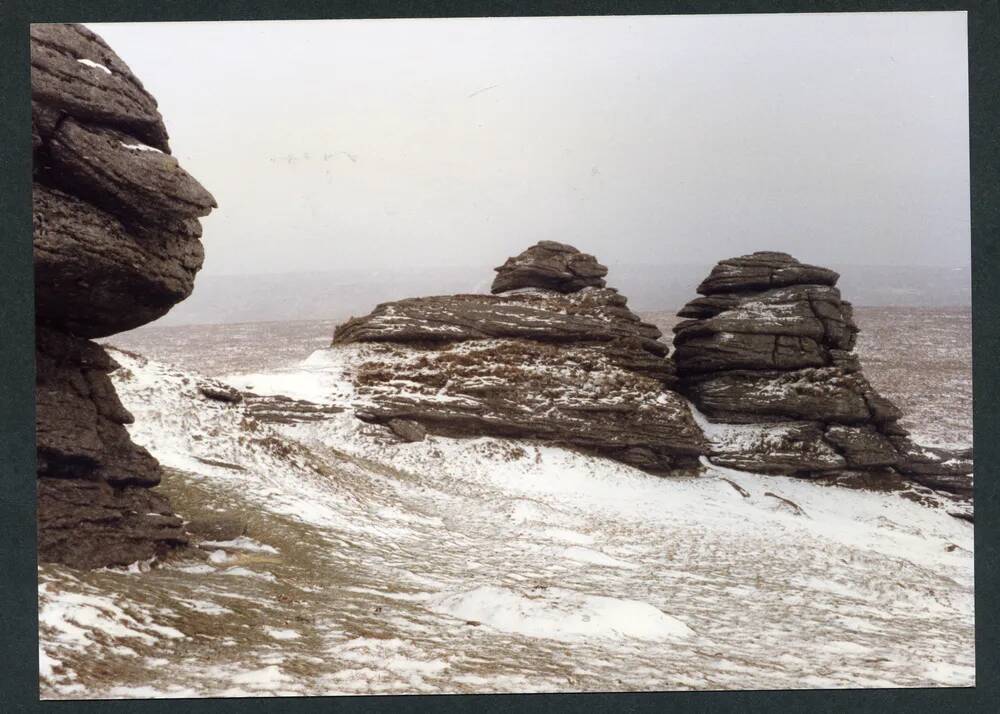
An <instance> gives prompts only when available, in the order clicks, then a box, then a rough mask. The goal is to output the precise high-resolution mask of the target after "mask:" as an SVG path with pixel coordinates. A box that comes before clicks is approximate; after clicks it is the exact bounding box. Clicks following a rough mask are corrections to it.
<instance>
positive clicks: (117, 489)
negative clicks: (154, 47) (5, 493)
mask: <svg viewBox="0 0 1000 714" xmlns="http://www.w3.org/2000/svg"><path fill="white" fill-rule="evenodd" d="M31 81H32V147H33V149H34V151H33V156H34V171H33V210H34V263H35V305H36V321H37V340H36V361H37V365H38V367H37V379H36V395H37V396H36V400H37V410H36V425H37V434H38V436H37V448H38V476H39V479H40V482H39V504H38V505H39V510H38V519H39V557H40V559H41V560H43V561H46V560H49V561H57V562H61V563H65V564H68V565H74V566H79V567H95V566H100V565H125V564H128V563H129V562H134V561H136V560H148V559H149V558H150V557H152V556H154V555H158V554H162V553H163V552H164V551H165V550H166V549H168V548H169V547H171V546H174V545H178V544H182V543H184V542H186V539H185V537H184V535H183V530H182V529H181V527H180V525H181V522H180V520H179V519H177V518H175V517H173V516H172V515H171V514H170V510H169V505H168V504H167V503H166V501H165V500H164V499H162V498H160V497H158V496H156V495H154V494H152V493H150V492H149V491H148V490H147V489H148V488H149V487H152V486H155V485H156V484H158V483H159V481H160V477H161V470H160V466H159V464H158V463H157V461H156V459H154V458H153V457H152V456H151V455H150V454H149V453H148V452H147V451H146V450H145V449H143V448H142V447H139V446H137V445H135V444H134V443H132V441H131V440H130V439H129V436H128V433H127V432H126V430H125V428H124V425H125V424H130V423H131V422H132V416H131V415H130V414H129V413H128V411H126V410H125V409H124V408H123V407H122V405H121V403H120V402H119V401H118V397H117V396H116V394H115V391H114V388H113V386H112V384H111V382H110V380H109V379H108V376H107V375H108V373H109V372H110V371H112V370H113V369H115V368H116V367H117V364H116V363H115V362H114V361H113V360H112V359H111V358H110V357H108V355H107V354H106V353H105V352H104V350H103V349H102V348H101V347H99V346H98V345H96V344H94V343H92V342H88V341H87V339H85V338H93V337H103V336H106V335H111V334H114V333H116V332H120V331H123V330H128V329H132V328H134V327H138V326H139V325H143V324H145V323H147V322H149V321H151V320H155V319H156V318H158V317H161V316H162V315H164V314H166V312H167V311H169V310H170V308H171V307H172V306H173V305H175V304H176V303H177V302H179V301H181V300H183V299H184V298H186V297H187V296H188V295H189V294H190V293H191V290H192V289H193V287H194V276H195V274H196V273H197V272H198V270H199V269H200V268H201V264H202V257H203V252H202V246H201V242H200V240H199V239H200V237H201V227H200V225H199V224H198V220H197V219H198V217H200V216H204V215H207V214H208V213H209V212H210V211H211V210H212V208H213V207H215V205H216V204H215V199H214V198H212V196H211V194H209V193H208V192H207V191H206V190H205V189H204V188H203V187H202V186H201V184H199V183H198V182H197V181H196V180H195V179H193V178H192V177H191V176H189V175H188V174H187V173H186V172H185V171H184V170H183V169H181V168H180V166H179V165H178V163H177V160H176V159H174V158H173V157H172V156H170V153H169V152H170V147H169V145H168V143H167V132H166V129H165V127H164V125H163V120H162V118H161V117H160V114H159V112H158V111H157V107H156V101H155V100H154V99H153V97H152V96H150V95H149V93H148V92H146V91H145V89H144V88H143V86H142V83H141V82H140V81H139V80H138V79H137V78H136V77H135V76H134V75H133V74H132V72H131V71H130V70H129V68H128V66H127V65H126V64H125V63H124V62H122V61H121V59H119V58H118V57H117V56H116V55H115V53H114V52H112V50H111V49H110V48H109V47H108V46H107V45H106V44H105V43H104V41H103V40H101V38H99V37H98V36H97V35H95V34H94V33H93V32H91V31H90V30H87V29H86V28H84V27H82V26H79V25H33V26H32V28H31Z"/></svg>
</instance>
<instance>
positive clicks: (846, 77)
mask: <svg viewBox="0 0 1000 714" xmlns="http://www.w3.org/2000/svg"><path fill="white" fill-rule="evenodd" d="M89 26H90V27H91V28H92V29H94V30H95V31H96V32H97V33H98V34H100V35H101V36H103V37H104V38H105V39H106V40H107V41H108V43H109V44H110V45H111V46H112V47H113V48H114V49H115V51H116V52H117V53H118V54H119V55H120V56H121V57H122V58H123V59H124V60H125V62H126V63H128V64H129V65H130V66H131V67H132V69H133V70H134V71H135V73H136V74H137V75H138V76H139V77H141V78H142V81H143V83H144V84H145V86H146V88H147V89H148V90H149V91H150V92H151V93H152V94H153V95H154V96H155V97H156V98H157V100H158V101H159V104H160V109H161V111H162V113H163V115H164V120H165V123H166V125H167V129H168V131H169V132H170V135H171V145H172V148H173V151H174V153H175V155H177V157H178V159H179V160H180V162H181V164H182V165H183V166H184V167H185V168H186V169H187V170H188V171H189V172H190V173H191V174H192V175H193V176H195V177H196V178H197V179H198V180H199V181H201V182H202V183H203V184H204V185H205V186H206V187H207V188H208V189H209V190H210V191H212V192H213V193H214V195H215V196H216V198H217V200H218V203H219V209H218V210H217V211H215V212H214V213H213V214H212V215H211V216H209V217H208V218H206V219H205V220H204V238H203V240H204V244H205V252H206V260H205V267H204V269H203V272H202V275H201V276H200V277H199V280H203V279H204V278H206V277H210V276H217V277H218V276H225V275H231V276H233V275H235V276H238V275H245V276H249V275H268V274H270V275H288V274H301V273H305V272H308V273H315V272H325V271H328V270H341V269H347V270H353V269H357V270H369V271H371V270H379V269H387V268H391V267H393V266H400V265H403V266H408V267H410V268H414V269H420V268H422V267H438V266H440V267H458V266H462V265H469V266H479V265H489V266H491V267H492V266H494V265H499V264H500V263H501V262H503V260H504V259H505V258H506V257H507V256H509V255H511V254H514V253H517V252H519V251H520V250H522V249H523V248H525V247H527V246H528V245H530V244H532V243H534V242H535V241H537V240H540V239H554V240H559V241H564V242H568V243H572V244H574V245H576V246H577V247H578V248H580V249H581V250H584V251H586V252H590V253H593V254H595V255H596V256H597V257H598V259H599V260H601V261H602V262H603V263H605V264H606V265H608V266H609V267H611V268H614V266H616V265H625V264H647V265H674V266H680V265H711V264H714V263H715V262H717V261H718V260H720V259H723V258H727V257H730V256H733V255H739V254H742V253H747V252H751V251H753V250H765V249H770V250H783V251H787V252H789V253H792V254H793V255H795V256H796V257H798V258H799V259H800V260H802V261H804V262H810V263H818V264H821V265H828V266H830V267H834V268H836V266H838V265H855V264H858V265H885V266H892V265H908V266H943V267H960V268H965V267H968V265H969V262H970V239H969V160H968V91H967V50H966V14H965V13H964V12H946V13H942V12H934V13H929V12H920V13H836V14H799V15H722V16H708V15H704V16H642V17H640V16H636V17H590V18H572V17H563V18H503V19H495V18H473V19H441V20H438V19H420V20H329V21H296V22H290V21H289V22H285V21H280V22H279V21H260V22H202V23H148V24H137V23H122V24H91V25H89ZM490 276H492V273H491V274H490ZM700 278H701V276H697V277H696V278H693V279H694V281H695V282H697V280H700ZM610 282H611V284H615V283H614V280H613V279H612V280H611V281H610ZM198 293H199V283H198V282H196V285H195V293H194V297H193V298H192V299H195V298H196V297H197V296H198ZM182 305H183V304H182ZM177 309H178V310H179V309H181V306H178V308H177Z"/></svg>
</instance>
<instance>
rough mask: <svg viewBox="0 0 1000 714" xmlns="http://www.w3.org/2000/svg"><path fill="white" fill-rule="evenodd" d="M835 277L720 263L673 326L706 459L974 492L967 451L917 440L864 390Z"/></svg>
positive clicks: (682, 383) (683, 387)
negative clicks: (707, 437) (700, 421)
mask: <svg viewBox="0 0 1000 714" xmlns="http://www.w3.org/2000/svg"><path fill="white" fill-rule="evenodd" d="M838 278H839V276H838V274H837V273H835V272H834V271H832V270H828V269H826V268H821V267H817V266H813V265H805V264H803V263H800V262H798V261H797V260H795V259H794V258H793V257H791V256H790V255H787V254H785V253H773V252H761V253H753V254H752V255H746V256H742V257H738V258H732V259H729V260H724V261H722V262H720V263H719V264H718V265H716V266H715V268H714V269H713V270H712V272H711V274H710V275H709V276H708V277H707V278H706V279H705V280H704V281H703V282H702V283H701V285H699V286H698V292H699V293H701V295H702V297H699V298H696V299H695V300H692V301H691V302H689V303H688V304H687V305H685V306H684V308H683V309H682V310H681V311H680V312H679V313H678V315H679V317H682V318H687V319H685V320H683V321H682V322H680V323H678V324H677V325H676V326H675V327H674V333H675V334H674V346H675V352H674V355H673V356H674V361H675V364H676V368H677V374H678V380H679V382H678V388H679V389H680V391H681V392H682V393H684V394H685V395H687V396H688V397H689V398H690V399H691V401H692V402H693V403H694V405H695V406H696V407H697V408H698V410H699V411H700V412H702V414H703V415H704V416H705V417H706V418H707V419H708V420H709V421H710V422H714V423H715V424H714V425H713V426H712V427H711V428H710V431H711V432H712V433H713V435H714V437H715V438H713V447H712V452H713V453H712V455H711V457H710V458H711V460H712V461H713V462H715V463H718V464H720V465H724V466H730V467H733V468H740V469H746V470H749V471H757V472H761V473H772V474H788V475H794V476H812V477H816V476H829V477H831V478H834V479H836V480H844V481H851V480H858V481H860V482H862V483H871V482H873V480H874V481H881V482H883V483H892V482H894V481H902V480H903V479H906V480H910V481H915V482H917V483H919V484H922V485H924V486H927V487H930V488H934V489H940V490H945V491H951V492H954V493H958V494H962V495H971V489H972V479H971V472H972V461H971V453H968V452H949V451H946V450H942V449H932V448H928V447H920V446H917V445H915V444H914V443H913V442H912V441H911V440H910V439H909V438H908V435H907V432H906V431H905V430H904V429H903V428H902V427H901V426H900V425H899V424H898V423H897V421H898V419H899V418H900V416H901V413H900V411H899V409H897V408H896V406H895V405H893V404H892V403H891V402H890V401H889V400H887V399H885V398H884V397H882V396H881V395H880V394H878V392H876V391H875V389H873V388H872V386H871V384H869V382H868V380H867V379H866V378H865V376H864V374H863V373H862V371H861V366H860V364H859V362H858V358H857V356H856V355H855V354H854V345H855V340H856V336H857V333H858V328H857V326H856V325H855V323H854V319H853V314H852V309H851V304H850V303H849V302H847V301H845V300H843V299H841V296H840V291H839V290H837V288H836V287H835V285H836V283H837V279H838Z"/></svg>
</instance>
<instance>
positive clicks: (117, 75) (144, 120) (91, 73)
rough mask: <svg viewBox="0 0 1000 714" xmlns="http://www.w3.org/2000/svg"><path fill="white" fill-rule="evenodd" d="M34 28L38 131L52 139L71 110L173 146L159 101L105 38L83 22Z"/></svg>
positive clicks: (35, 123)
mask: <svg viewBox="0 0 1000 714" xmlns="http://www.w3.org/2000/svg"><path fill="white" fill-rule="evenodd" d="M30 32H31V97H32V110H33V111H32V128H33V131H34V133H37V134H38V135H39V136H40V137H41V138H42V139H43V140H44V139H47V138H48V134H49V130H50V129H51V127H52V126H53V125H54V124H56V123H58V121H59V117H61V116H64V115H69V116H74V117H77V118H78V119H81V120H84V121H87V122H92V123H95V124H100V125H103V126H109V127H114V128H116V129H120V130H121V131H125V132H128V133H130V134H132V135H133V136H135V137H137V138H138V139H139V140H140V141H142V142H144V143H146V144H149V145H150V146H153V147H156V148H158V149H161V150H162V151H168V150H169V146H168V145H167V130H166V127H164V125H163V118H162V117H161V116H160V112H159V111H157V107H156V100H155V99H154V98H153V97H152V96H151V95H150V94H149V92H147V91H146V90H145V88H144V87H143V86H142V82H140V81H139V80H138V78H137V77H136V76H135V75H134V74H132V71H131V70H130V69H129V68H128V65H126V64H125V63H124V62H123V61H122V60H121V58H119V57H118V55H116V54H115V53H114V51H113V50H112V49H111V48H110V47H108V45H107V43H105V42H104V40H102V39H101V38H100V37H98V36H97V35H96V34H94V33H93V32H91V31H90V30H88V29H87V28H86V27H84V26H83V25H68V24H67V25H62V24H51V25H49V24H36V25H32V26H31V30H30Z"/></svg>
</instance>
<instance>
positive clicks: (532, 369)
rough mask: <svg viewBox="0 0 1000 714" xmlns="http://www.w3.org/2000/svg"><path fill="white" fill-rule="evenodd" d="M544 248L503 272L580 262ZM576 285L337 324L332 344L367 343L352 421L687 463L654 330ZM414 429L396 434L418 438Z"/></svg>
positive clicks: (392, 310) (615, 302)
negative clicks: (527, 263)
mask: <svg viewBox="0 0 1000 714" xmlns="http://www.w3.org/2000/svg"><path fill="white" fill-rule="evenodd" d="M547 245H555V246H558V250H556V249H550V248H548V247H546V246H547ZM540 246H541V250H536V249H538V248H539V246H535V247H533V248H531V249H529V250H528V251H525V253H522V254H521V256H518V258H513V259H511V260H510V261H508V264H510V265H513V264H515V263H516V262H517V261H519V260H520V259H521V258H523V257H524V256H526V255H529V254H530V255H535V256H537V255H538V254H539V253H541V252H542V251H549V252H558V253H559V254H560V255H562V256H580V255H582V254H580V253H579V252H578V251H576V249H574V248H572V247H570V246H562V245H561V244H540ZM531 260H534V258H532V259H531ZM560 260H562V258H560ZM582 262H583V264H589V263H593V264H595V265H596V261H595V260H594V259H593V258H591V257H590V256H585V260H583V261H582ZM567 264H568V263H567ZM560 265H562V264H560ZM599 267H600V266H599ZM514 270H517V268H514ZM532 270H533V269H532ZM604 271H605V269H604V268H603V267H600V272H601V275H603V274H604ZM553 272H558V271H553ZM566 272H567V273H569V272H570V271H568V270H567V271H566ZM591 272H592V273H596V272H599V271H598V270H597V269H593V270H591ZM533 274H534V275H537V274H536V273H532V272H531V271H523V272H522V273H521V275H522V276H530V275H533ZM501 277H503V274H501V276H498V280H500V278H501ZM564 277H565V276H564ZM526 279H529V280H530V279H534V278H530V277H528V278H526ZM572 280H573V278H566V279H565V280H562V279H560V280H553V281H552V282H550V287H542V286H541V285H540V284H539V282H541V281H540V280H537V281H535V283H534V284H531V285H526V284H524V283H523V282H518V283H513V284H516V285H518V288H512V290H514V291H513V292H501V294H497V295H449V296H436V297H428V298H413V299H409V300H400V301H398V302H392V303H385V304H382V305H379V306H377V307H376V308H375V310H373V311H372V312H371V313H370V314H369V315H366V316H364V317H360V318H352V319H351V320H349V321H348V322H346V323H344V324H343V325H340V326H339V327H338V328H337V330H336V332H335V334H334V340H333V347H334V348H335V349H337V348H347V347H348V346H351V345H353V346H359V345H363V346H365V347H366V352H365V358H364V361H363V362H362V363H361V364H360V366H359V369H358V372H357V375H356V391H357V397H358V401H357V404H356V405H355V406H356V413H357V415H358V417H359V418H360V419H362V420H364V421H367V422H372V423H378V424H385V425H387V426H388V427H389V428H393V430H394V432H395V433H397V434H399V426H398V425H399V424H400V423H401V422H405V423H407V424H408V425H409V429H410V430H412V426H413V425H420V426H421V427H423V429H424V430H426V431H427V432H429V433H432V434H439V435H447V436H454V437H472V436H503V437H519V438H529V439H539V440H543V441H547V442H550V443H555V444H560V445H564V446H567V447H570V448H574V449H578V450H581V451H585V452H588V453H594V454H600V455H603V456H607V457H610V458H613V459H617V460H619V461H623V462H625V463H628V464H631V465H633V466H636V467H638V468H641V469H644V470H646V471H649V472H652V473H658V474H666V473H670V472H673V471H676V470H679V469H688V468H691V467H695V466H696V465H697V463H698V457H699V456H701V455H702V454H704V453H705V442H704V439H703V436H702V434H701V431H700V429H699V428H698V426H697V425H696V424H695V423H694V420H693V418H692V416H691V413H690V410H689V409H688V407H687V405H686V403H685V401H684V399H683V398H682V397H680V395H678V394H676V393H675V392H673V391H671V390H670V389H669V387H670V386H671V385H673V384H674V381H675V377H674V369H673V364H672V362H671V360H670V359H669V358H668V357H667V356H666V355H667V351H668V348H667V346H666V345H665V344H663V343H662V342H661V341H660V340H659V338H660V336H661V335H660V331H659V330H658V329H657V328H656V327H655V326H653V325H650V324H648V323H645V322H643V321H642V320H640V319H639V317H638V316H636V315H635V314H634V313H632V312H631V311H630V310H629V309H628V308H627V306H626V304H627V301H626V299H625V297H623V296H622V295H620V294H619V293H618V292H617V291H616V290H614V289H612V288H606V287H603V284H604V281H603V280H600V281H599V283H600V285H596V284H583V285H580V286H578V287H577V288H576V289H572V290H571V289H569V282H567V281H572ZM502 284H511V283H502ZM528 287H530V288H531V289H530V290H522V289H520V288H528ZM494 289H496V285H494ZM394 425H395V426H394ZM413 431H414V438H410V437H408V436H405V435H403V436H401V438H404V439H406V440H415V438H416V431H415V430H413Z"/></svg>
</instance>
